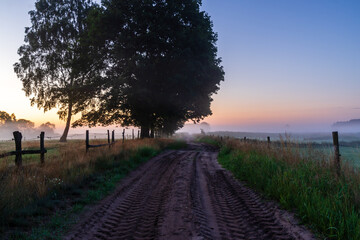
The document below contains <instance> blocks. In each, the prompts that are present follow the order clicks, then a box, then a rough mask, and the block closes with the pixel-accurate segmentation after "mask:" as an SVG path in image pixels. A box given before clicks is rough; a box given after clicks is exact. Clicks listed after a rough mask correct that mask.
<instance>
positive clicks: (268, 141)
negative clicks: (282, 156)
mask: <svg viewBox="0 0 360 240" xmlns="http://www.w3.org/2000/svg"><path fill="white" fill-rule="evenodd" d="M267 143H268V148H270V136H268V137H267Z"/></svg>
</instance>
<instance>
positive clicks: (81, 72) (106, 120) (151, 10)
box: [14, 0, 224, 141]
mask: <svg viewBox="0 0 360 240" xmlns="http://www.w3.org/2000/svg"><path fill="white" fill-rule="evenodd" d="M200 6H201V1H200V0H179V1H172V0H103V1H102V4H101V5H99V4H96V3H94V2H92V1H90V0H37V1H36V3H35V10H33V11H30V13H29V14H30V17H31V23H32V26H31V27H29V28H26V30H25V44H24V45H23V46H21V47H20V48H19V50H18V53H19V55H20V60H19V62H17V63H15V65H14V69H15V72H16V73H17V75H18V77H19V78H20V79H21V81H22V83H23V89H24V91H25V93H26V95H27V96H29V97H30V99H31V104H32V105H34V104H36V105H37V107H38V108H43V109H44V110H45V111H48V110H50V109H52V108H54V107H58V108H59V111H58V115H59V117H60V118H61V119H64V120H66V127H65V130H64V133H63V135H62V137H61V141H66V137H67V134H68V131H69V128H70V124H71V117H72V116H73V115H74V114H77V113H81V118H80V119H79V120H77V121H75V122H74V123H73V126H75V127H76V126H84V125H88V126H96V125H110V124H120V125H123V126H129V125H132V126H137V127H141V136H142V137H149V136H150V137H151V136H153V134H154V132H155V131H157V132H159V133H161V134H172V133H173V132H174V131H176V130H177V129H179V128H180V127H182V126H183V125H184V123H185V122H186V121H189V120H192V121H194V122H199V121H200V120H201V119H203V118H204V117H206V116H208V115H210V114H211V109H210V103H211V101H212V94H214V93H216V92H217V91H218V89H219V84H220V82H221V81H222V80H223V79H224V71H223V69H222V66H221V65H220V64H221V60H220V59H219V58H218V57H217V48H216V45H215V44H216V41H217V35H216V34H215V33H214V32H213V30H212V22H211V20H210V17H209V16H208V15H207V14H206V13H205V12H203V11H201V10H200Z"/></svg>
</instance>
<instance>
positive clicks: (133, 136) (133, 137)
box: [132, 129, 135, 140]
mask: <svg viewBox="0 0 360 240" xmlns="http://www.w3.org/2000/svg"><path fill="white" fill-rule="evenodd" d="M132 139H133V140H134V139H135V134H134V129H132Z"/></svg>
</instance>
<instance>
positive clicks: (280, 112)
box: [0, 0, 360, 131]
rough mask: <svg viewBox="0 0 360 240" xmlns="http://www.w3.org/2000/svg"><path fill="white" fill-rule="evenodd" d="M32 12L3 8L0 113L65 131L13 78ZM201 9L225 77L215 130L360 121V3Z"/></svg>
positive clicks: (303, 1) (276, 0)
mask: <svg viewBox="0 0 360 240" xmlns="http://www.w3.org/2000/svg"><path fill="white" fill-rule="evenodd" d="M33 4H34V1H33V0H2V1H1V8H0V52H1V55H0V84H1V88H0V110H5V111H8V112H14V113H15V114H16V115H17V116H18V117H22V118H27V119H30V120H33V121H36V122H37V123H40V122H44V121H42V119H43V118H46V119H50V120H52V121H53V122H55V123H57V125H62V124H63V123H61V122H59V121H58V120H57V116H56V115H55V112H56V111H52V112H50V113H47V114H45V115H44V114H43V113H42V111H39V110H36V108H35V107H30V103H29V100H28V99H27V98H25V96H24V92H23V91H22V90H21V83H20V81H19V80H18V79H17V78H16V76H15V74H14V73H13V68H12V65H13V63H14V62H16V61H17V59H18V56H17V54H16V51H17V48H18V47H19V46H20V45H21V44H22V43H23V37H24V27H25V26H28V25H29V24H30V22H29V16H28V14H27V12H28V11H29V10H31V9H33ZM202 9H203V10H205V11H207V12H208V13H209V15H210V16H211V18H212V20H213V22H214V30H215V31H216V32H217V33H218V34H219V41H218V47H219V56H220V57H221V58H222V59H223V66H224V69H225V73H226V76H225V82H223V83H222V85H221V90H220V91H219V93H218V95H216V96H215V97H214V99H215V100H214V102H213V104H212V108H213V112H214V114H213V116H211V117H209V118H207V119H206V120H205V121H207V122H209V123H210V124H211V125H212V126H213V128H214V129H228V130H229V129H231V130H251V131H254V130H257V131H264V130H266V131H283V130H285V126H286V125H288V126H289V125H290V130H306V131H308V130H316V129H319V130H324V129H326V128H327V127H329V126H330V125H331V124H332V123H333V122H334V121H337V120H348V119H351V118H360V94H359V90H360V1H350V0H347V1H340V0H315V1H314V0H291V1H290V0H273V1H270V0H266V1H265V0H263V1H260V0H223V1H216V0H206V1H203V7H202ZM9 99H18V100H15V102H13V101H14V100H11V101H9ZM287 128H289V127H287Z"/></svg>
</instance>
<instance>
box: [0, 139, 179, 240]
mask: <svg viewBox="0 0 360 240" xmlns="http://www.w3.org/2000/svg"><path fill="white" fill-rule="evenodd" d="M104 141H106V140H98V141H97V142H96V143H101V142H104ZM96 143H95V142H92V144H96ZM12 144H13V143H12ZM12 144H10V143H8V142H5V143H4V142H2V143H1V144H0V149H1V151H12V150H13V149H12V148H11V147H12V146H11V145H12ZM23 146H24V149H26V148H27V149H30V148H38V142H24V144H23ZM184 146H186V144H185V142H182V141H174V140H169V139H167V140H164V139H163V140H160V139H153V140H129V141H126V142H125V144H122V143H116V144H115V145H113V146H112V147H111V148H108V147H102V148H96V149H90V151H89V152H88V153H86V152H85V143H84V141H77V140H75V141H69V142H67V143H59V142H56V141H46V143H45V147H46V148H48V149H50V150H49V152H48V153H47V154H46V157H45V164H44V165H41V164H40V156H39V155H32V156H30V155H28V156H26V157H24V166H23V167H21V168H17V167H15V166H14V159H13V158H14V157H9V158H4V159H0V236H5V235H6V236H7V238H8V239H60V238H61V236H62V234H63V233H64V232H65V231H66V229H67V228H68V227H69V226H71V224H72V223H73V222H74V221H75V220H74V219H75V218H74V216H76V215H77V214H79V212H81V211H82V209H83V208H84V207H85V206H87V205H89V204H91V203H94V202H96V201H98V200H100V199H102V198H103V197H104V196H106V195H108V194H109V192H110V191H111V190H112V189H114V188H115V186H116V184H117V183H118V182H119V181H120V180H121V179H122V178H123V177H124V176H126V174H127V173H128V172H129V171H131V170H133V169H135V168H136V167H137V166H139V165H140V164H142V163H143V162H144V161H146V160H148V159H149V158H151V157H153V156H155V155H156V154H158V153H159V152H160V151H162V150H164V149H166V148H172V149H174V148H182V147H184Z"/></svg>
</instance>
